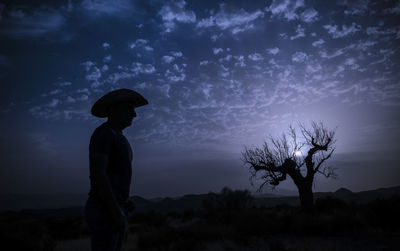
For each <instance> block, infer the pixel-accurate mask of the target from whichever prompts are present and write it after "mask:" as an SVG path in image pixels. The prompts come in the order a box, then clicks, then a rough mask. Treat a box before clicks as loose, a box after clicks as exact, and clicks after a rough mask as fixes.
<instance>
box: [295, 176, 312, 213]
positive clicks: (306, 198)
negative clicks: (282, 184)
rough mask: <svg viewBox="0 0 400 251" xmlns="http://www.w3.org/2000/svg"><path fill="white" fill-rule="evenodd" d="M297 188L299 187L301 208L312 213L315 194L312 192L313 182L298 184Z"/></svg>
mask: <svg viewBox="0 0 400 251" xmlns="http://www.w3.org/2000/svg"><path fill="white" fill-rule="evenodd" d="M297 188H298V189H299V197H300V205H301V209H302V210H303V211H304V212H309V213H311V212H312V211H313V208H314V196H313V192H312V184H311V185H309V184H305V183H303V184H301V185H298V186H297Z"/></svg>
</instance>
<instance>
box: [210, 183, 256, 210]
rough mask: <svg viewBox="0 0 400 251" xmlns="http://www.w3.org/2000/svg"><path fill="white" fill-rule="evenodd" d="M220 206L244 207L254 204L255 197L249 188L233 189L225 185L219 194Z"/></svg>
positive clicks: (230, 207)
mask: <svg viewBox="0 0 400 251" xmlns="http://www.w3.org/2000/svg"><path fill="white" fill-rule="evenodd" d="M218 197H219V198H218V203H219V208H224V209H244V208H250V207H251V206H252V205H253V202H254V198H253V196H252V195H251V194H250V192H249V191H248V190H234V191H233V190H231V189H229V188H228V187H225V188H223V189H222V190H221V193H220V194H219V196H218Z"/></svg>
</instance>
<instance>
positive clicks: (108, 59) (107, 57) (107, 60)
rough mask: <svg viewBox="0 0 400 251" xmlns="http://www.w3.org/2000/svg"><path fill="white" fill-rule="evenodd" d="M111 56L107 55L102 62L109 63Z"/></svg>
mask: <svg viewBox="0 0 400 251" xmlns="http://www.w3.org/2000/svg"><path fill="white" fill-rule="evenodd" d="M111 58H112V57H111V55H107V56H105V57H104V58H103V62H110V61H111Z"/></svg>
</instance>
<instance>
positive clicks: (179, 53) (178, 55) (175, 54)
mask: <svg viewBox="0 0 400 251" xmlns="http://www.w3.org/2000/svg"><path fill="white" fill-rule="evenodd" d="M171 55H172V56H174V57H182V56H183V53H182V52H181V51H171Z"/></svg>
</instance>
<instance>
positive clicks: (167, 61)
mask: <svg viewBox="0 0 400 251" xmlns="http://www.w3.org/2000/svg"><path fill="white" fill-rule="evenodd" d="M174 60H175V58H174V57H171V56H163V57H162V61H163V62H164V63H167V64H169V63H171V62H172V61H174Z"/></svg>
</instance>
